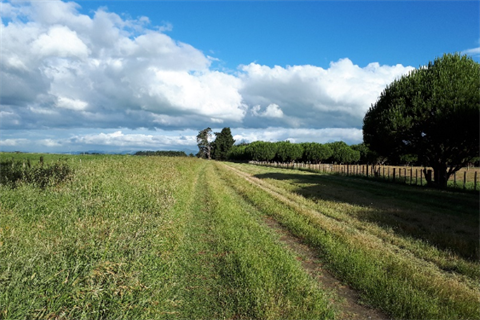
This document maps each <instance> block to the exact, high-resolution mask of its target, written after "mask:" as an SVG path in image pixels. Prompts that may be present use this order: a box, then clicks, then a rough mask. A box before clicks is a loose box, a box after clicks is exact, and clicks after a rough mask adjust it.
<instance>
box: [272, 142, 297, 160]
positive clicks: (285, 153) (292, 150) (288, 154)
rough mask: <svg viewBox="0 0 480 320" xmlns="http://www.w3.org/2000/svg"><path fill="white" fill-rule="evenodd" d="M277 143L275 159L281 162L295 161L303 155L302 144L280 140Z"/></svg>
mask: <svg viewBox="0 0 480 320" xmlns="http://www.w3.org/2000/svg"><path fill="white" fill-rule="evenodd" d="M275 144H276V147H277V152H276V154H275V160H277V161H279V162H294V161H295V160H297V159H300V158H301V157H302V154H303V149H302V147H301V145H300V144H296V143H290V141H280V142H276V143H275Z"/></svg>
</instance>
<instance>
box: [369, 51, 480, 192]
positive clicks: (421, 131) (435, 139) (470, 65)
mask: <svg viewBox="0 0 480 320" xmlns="http://www.w3.org/2000/svg"><path fill="white" fill-rule="evenodd" d="M479 79H480V65H479V64H478V63H477V62H475V61H473V59H471V58H468V57H467V56H461V55H459V54H445V55H443V56H442V57H440V58H437V59H435V60H434V61H433V62H430V63H429V64H428V65H427V66H425V67H421V68H419V69H417V70H414V71H412V72H411V73H409V74H408V75H406V76H403V77H402V78H401V79H399V80H396V81H394V82H393V83H391V84H390V85H389V86H387V88H386V89H385V90H384V91H383V92H382V94H381V96H380V98H379V100H378V101H377V102H376V103H375V104H374V105H372V107H371V108H370V109H369V111H368V112H367V114H366V115H365V118H364V125H363V136H364V142H365V144H367V145H368V146H369V148H371V149H372V150H373V151H375V152H378V154H380V155H382V156H385V157H388V158H391V159H400V158H401V157H404V159H405V157H406V158H407V159H409V160H410V161H411V160H415V159H417V160H418V162H419V163H420V164H421V165H423V166H426V167H432V168H433V171H434V177H431V175H430V174H428V173H427V172H425V175H426V178H427V180H428V181H429V184H431V185H435V186H438V187H446V185H447V181H448V179H449V177H450V176H451V175H452V174H453V173H454V172H456V171H458V170H459V169H460V168H461V167H464V166H466V165H467V164H468V163H469V162H472V160H473V159H474V158H475V157H478V155H479V148H478V146H479V121H478V115H479V112H480V100H479V91H480V80H479Z"/></svg>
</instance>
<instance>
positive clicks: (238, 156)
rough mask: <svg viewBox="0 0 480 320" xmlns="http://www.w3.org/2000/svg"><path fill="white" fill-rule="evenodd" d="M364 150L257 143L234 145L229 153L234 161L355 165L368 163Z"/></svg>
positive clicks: (312, 144) (340, 143)
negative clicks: (364, 157) (363, 153)
mask: <svg viewBox="0 0 480 320" xmlns="http://www.w3.org/2000/svg"><path fill="white" fill-rule="evenodd" d="M362 148H363V146H361V145H354V146H348V145H347V144H346V143H345V142H343V141H337V142H331V143H325V144H321V143H316V142H304V143H291V142H289V141H280V142H265V141H255V142H252V143H249V144H241V145H235V146H233V147H232V149H231V150H230V153H229V154H228V155H229V157H228V159H229V160H234V161H248V160H255V161H274V162H308V163H321V162H330V163H355V162H359V161H361V160H365V159H362V153H361V152H360V149H362Z"/></svg>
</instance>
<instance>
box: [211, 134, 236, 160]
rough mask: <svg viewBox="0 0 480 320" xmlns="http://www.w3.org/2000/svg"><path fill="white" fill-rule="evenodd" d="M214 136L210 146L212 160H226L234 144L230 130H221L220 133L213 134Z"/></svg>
mask: <svg viewBox="0 0 480 320" xmlns="http://www.w3.org/2000/svg"><path fill="white" fill-rule="evenodd" d="M215 136H216V138H215V141H214V142H213V146H212V150H213V152H212V153H213V158H214V159H216V160H222V161H223V160H227V156H228V152H229V151H230V149H232V146H233V144H234V143H235V140H234V139H233V136H232V132H231V131H230V128H223V129H222V131H221V132H215Z"/></svg>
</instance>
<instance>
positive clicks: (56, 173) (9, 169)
mask: <svg viewBox="0 0 480 320" xmlns="http://www.w3.org/2000/svg"><path fill="white" fill-rule="evenodd" d="M72 174H73V171H72V169H71V168H70V167H69V166H68V164H67V163H65V162H64V161H60V160H59V161H56V162H54V163H49V164H44V159H43V157H42V156H41V157H40V159H39V162H38V163H36V164H33V165H32V163H31V161H30V159H26V160H23V161H20V160H15V159H12V160H2V161H0V184H1V185H5V186H8V187H10V188H12V189H13V188H16V187H19V186H21V185H22V184H30V185H33V186H34V187H39V188H45V187H47V186H55V185H58V184H60V183H62V182H64V181H66V180H68V179H70V177H71V176H72Z"/></svg>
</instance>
